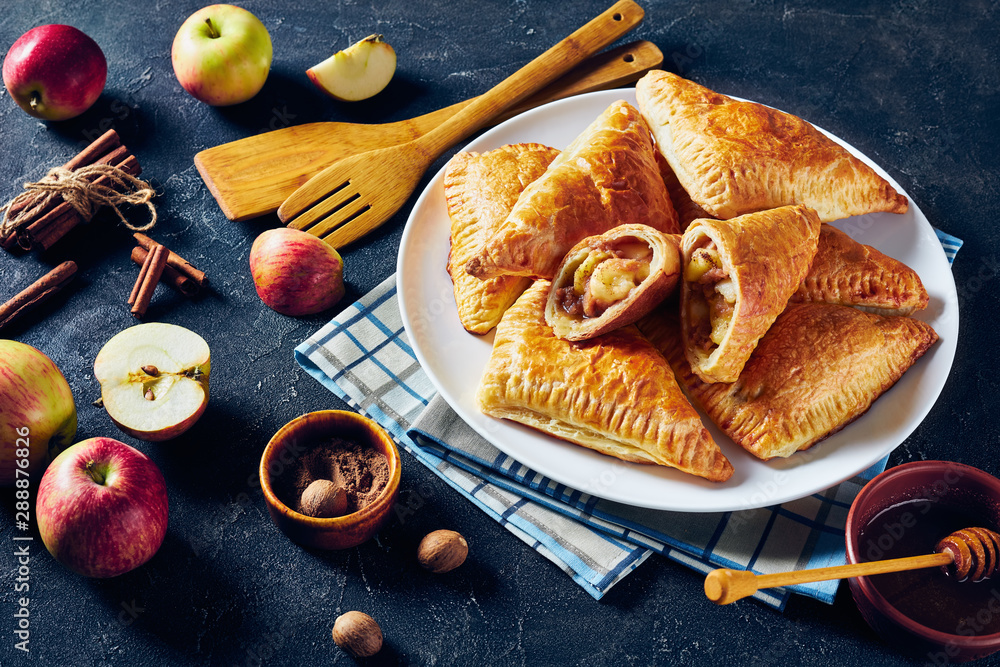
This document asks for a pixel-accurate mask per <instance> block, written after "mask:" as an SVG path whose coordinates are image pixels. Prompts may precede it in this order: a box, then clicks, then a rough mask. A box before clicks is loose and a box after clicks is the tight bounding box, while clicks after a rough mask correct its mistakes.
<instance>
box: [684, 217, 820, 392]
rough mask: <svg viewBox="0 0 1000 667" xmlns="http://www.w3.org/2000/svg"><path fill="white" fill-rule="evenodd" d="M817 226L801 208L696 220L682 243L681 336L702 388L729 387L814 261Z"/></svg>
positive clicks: (817, 236)
mask: <svg viewBox="0 0 1000 667" xmlns="http://www.w3.org/2000/svg"><path fill="white" fill-rule="evenodd" d="M819 230H820V221H819V218H818V217H817V215H816V212H815V211H813V210H812V209H811V208H808V207H805V206H782V207H781V208H776V209H771V210H767V211H760V212H759V213H748V214H746V215H742V216H739V217H737V218H733V219H731V220H709V219H702V220H695V221H694V222H692V223H691V225H690V226H688V228H687V230H686V231H685V232H684V236H683V237H682V238H681V262H682V264H683V267H684V273H683V279H682V281H681V287H680V301H681V333H682V335H683V339H684V351H685V354H686V355H687V358H688V361H689V362H690V364H691V368H692V369H693V370H694V372H695V373H696V374H697V375H698V377H700V378H701V379H702V380H703V381H704V382H733V381H735V380H736V378H737V377H739V375H740V371H741V370H742V368H743V364H744V363H746V361H747V359H749V358H750V353H751V352H753V350H754V347H756V345H757V341H759V340H760V338H761V336H763V335H764V334H765V333H766V332H767V329H768V327H770V326H771V323H772V322H774V320H775V318H777V317H778V315H779V314H781V311H783V310H784V309H785V306H786V305H787V304H788V299H789V297H790V296H791V295H792V294H793V293H794V292H795V290H796V289H798V287H799V285H800V284H801V283H802V279H803V278H805V276H806V273H807V272H808V271H809V265H810V262H811V261H812V259H813V255H815V254H816V244H817V242H818V240H819Z"/></svg>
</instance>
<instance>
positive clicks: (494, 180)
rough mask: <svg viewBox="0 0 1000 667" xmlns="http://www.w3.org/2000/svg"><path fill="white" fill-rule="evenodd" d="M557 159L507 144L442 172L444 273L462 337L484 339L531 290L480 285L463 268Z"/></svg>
mask: <svg viewBox="0 0 1000 667" xmlns="http://www.w3.org/2000/svg"><path fill="white" fill-rule="evenodd" d="M557 155H559V151H558V150H556V149H555V148H549V147H548V146H543V145H541V144H509V145H506V146H501V147H500V148H497V149H494V150H491V151H488V152H486V153H473V152H461V153H457V154H456V155H455V156H454V157H452V159H451V160H449V161H448V164H447V165H446V166H445V171H444V196H445V203H446V205H447V207H448V215H449V217H450V219H451V249H450V251H449V253H448V273H449V275H451V281H452V285H453V287H454V292H455V302H456V303H457V304H458V317H459V320H460V321H461V322H462V326H463V327H465V329H466V331H469V332H470V333H475V334H485V333H488V332H489V331H490V330H491V329H492V328H493V327H495V326H496V324H497V322H499V321H500V317H501V316H502V315H503V313H504V311H505V310H507V308H509V307H510V305H511V304H512V303H514V300H515V299H517V297H518V296H520V294H521V292H523V291H524V290H525V288H527V286H528V285H530V284H531V279H530V278H524V277H521V276H497V277H495V278H490V279H487V280H480V279H478V278H474V277H473V276H470V275H469V274H468V273H466V271H465V263H466V262H468V261H469V259H470V258H472V257H473V256H475V254H476V253H477V252H478V251H479V250H480V249H481V248H482V246H483V244H484V243H485V241H486V239H487V238H488V237H489V235H490V234H491V233H492V231H493V229H494V228H495V227H496V226H498V225H499V224H500V223H502V222H503V221H504V219H505V218H506V217H507V215H508V214H509V213H510V211H511V209H512V208H514V204H515V203H516V202H517V198H518V196H520V194H521V192H522V191H523V190H524V187H525V186H526V185H527V184H528V183H530V182H532V181H533V180H535V179H536V178H538V177H539V176H541V175H542V174H543V173H545V169H546V168H547V167H548V166H549V164H550V163H551V162H552V160H554V159H555V157H556V156H557Z"/></svg>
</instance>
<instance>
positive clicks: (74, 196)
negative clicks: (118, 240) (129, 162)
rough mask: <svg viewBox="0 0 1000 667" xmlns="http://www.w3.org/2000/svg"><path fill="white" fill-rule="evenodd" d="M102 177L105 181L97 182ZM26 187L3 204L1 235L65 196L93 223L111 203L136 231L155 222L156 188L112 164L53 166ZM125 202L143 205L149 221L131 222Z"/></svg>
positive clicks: (83, 216)
mask: <svg viewBox="0 0 1000 667" xmlns="http://www.w3.org/2000/svg"><path fill="white" fill-rule="evenodd" d="M99 178H100V179H102V181H104V182H102V183H95V182H94V181H96V180H97V179H99ZM24 190H25V191H24V192H22V193H21V194H19V195H17V196H16V197H14V199H12V200H11V201H9V202H8V203H7V204H6V205H5V206H4V207H3V211H4V216H3V221H2V222H0V238H6V237H7V236H9V235H10V234H12V233H13V232H14V231H15V230H16V229H17V228H18V227H19V226H20V224H21V221H22V220H27V219H30V218H31V216H32V215H33V213H34V212H35V211H36V210H41V209H43V208H44V207H46V206H47V205H48V204H49V203H50V202H51V201H52V200H53V199H55V198H62V199H63V201H65V202H66V203H68V204H69V205H70V206H72V207H73V209H74V210H75V211H76V212H77V213H79V214H80V217H81V218H82V219H83V220H84V221H85V222H90V219H91V218H93V217H94V215H95V214H96V213H97V210H98V209H99V208H101V207H102V206H108V207H110V208H111V209H112V210H113V211H114V212H115V214H116V215H117V216H118V219H119V220H121V222H122V224H123V225H125V226H126V227H128V228H129V229H130V230H132V231H133V232H144V231H147V230H149V229H151V228H152V227H153V225H155V224H156V207H155V206H153V203H152V201H151V200H152V198H153V196H154V195H155V194H156V191H155V190H153V188H152V187H150V186H149V184H148V183H146V182H145V181H143V180H142V179H139V178H136V177H135V176H133V175H131V174H129V173H127V172H125V171H123V170H122V169H119V168H118V167H115V166H113V165H110V164H90V165H87V166H84V167H80V168H78V169H73V170H71V169H66V168H64V167H54V168H53V169H50V170H49V172H48V173H47V174H46V175H45V177H44V178H42V179H41V180H40V181H36V182H34V183H25V184H24ZM28 199H30V200H31V204H30V205H29V206H27V207H25V210H23V211H21V212H20V213H19V214H17V215H15V216H13V217H12V216H11V215H10V211H11V210H12V209H14V208H15V207H16V206H17V205H18V204H20V203H22V202H24V201H25V200H28ZM124 204H132V205H138V204H144V205H145V206H146V207H147V208H148V209H149V216H150V219H149V222H147V223H146V224H145V225H133V224H132V223H130V222H129V221H128V220H127V219H126V218H125V216H124V215H123V214H122V212H121V210H120V209H119V206H121V205H124Z"/></svg>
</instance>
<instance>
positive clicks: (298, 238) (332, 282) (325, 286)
mask: <svg viewBox="0 0 1000 667" xmlns="http://www.w3.org/2000/svg"><path fill="white" fill-rule="evenodd" d="M250 273H251V274H252V275H253V282H254V286H255V287H256V288H257V295H258V296H260V298H261V301H263V302H264V303H265V304H267V306H268V307H270V308H272V309H274V310H276V311H278V312H279V313H281V314H283V315H293V316H299V315H312V314H313V313H319V312H321V311H324V310H326V309H327V308H330V307H331V306H333V305H334V304H336V303H337V302H338V301H340V299H341V298H343V296H344V291H345V290H344V261H343V260H342V259H341V257H340V253H338V252H337V251H336V250H335V249H334V247H333V246H331V245H330V244H328V243H326V242H325V241H323V240H321V239H319V238H317V237H315V236H313V235H312V234H309V233H308V232H303V231H300V230H297V229H290V228H288V227H277V228H275V229H269V230H267V231H266V232H264V233H263V234H261V235H260V236H258V237H257V238H256V239H255V240H254V242H253V246H251V248H250Z"/></svg>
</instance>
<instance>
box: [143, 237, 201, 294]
mask: <svg viewBox="0 0 1000 667" xmlns="http://www.w3.org/2000/svg"><path fill="white" fill-rule="evenodd" d="M132 238H134V239H135V241H136V243H138V244H139V246H140V247H142V248H144V249H146V250H150V249H151V248H152V247H153V246H156V245H159V244H158V243H157V242H156V241H154V240H153V239H151V238H149V237H148V236H146V235H145V234H143V233H141V232H136V233H135V234H133V235H132ZM168 253H169V254H168V255H167V263H168V264H169V265H170V266H172V267H174V268H175V269H176V270H177V271H179V272H180V273H182V274H184V275H185V276H187V277H188V278H190V279H191V280H193V281H194V282H195V283H196V284H197V285H198V287H199V288H201V287H204V286H205V283H206V282H208V277H207V276H206V275H205V272H204V271H200V270H198V269H196V268H195V267H194V266H193V265H192V264H191V263H190V262H188V261H187V260H186V259H184V258H183V257H181V256H180V255H178V254H177V253H175V252H173V251H172V250H170V251H168Z"/></svg>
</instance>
